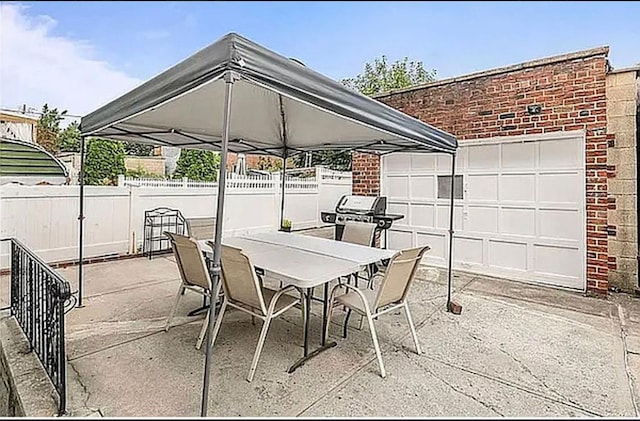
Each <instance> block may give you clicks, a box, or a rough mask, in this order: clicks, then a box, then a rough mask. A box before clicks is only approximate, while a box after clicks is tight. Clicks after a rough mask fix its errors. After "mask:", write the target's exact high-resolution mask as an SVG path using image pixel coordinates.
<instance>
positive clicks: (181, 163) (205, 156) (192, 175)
mask: <svg viewBox="0 0 640 421" xmlns="http://www.w3.org/2000/svg"><path fill="white" fill-rule="evenodd" d="M219 167H220V154H219V153H216V152H212V151H205V150H201V149H182V150H181V151H180V157H179V158H178V162H177V163H176V170H175V171H174V172H173V178H182V177H187V178H189V179H190V180H197V181H216V180H217V179H218V168H219Z"/></svg>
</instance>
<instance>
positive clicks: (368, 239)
mask: <svg viewBox="0 0 640 421" xmlns="http://www.w3.org/2000/svg"><path fill="white" fill-rule="evenodd" d="M376 227H377V225H376V224H372V223H369V222H359V221H347V222H346V223H345V225H344V231H343V232H342V240H341V241H344V242H345V243H351V244H359V245H362V246H367V247H372V246H373V240H374V236H375V232H376ZM365 272H366V273H367V277H366V280H367V282H368V283H369V287H371V275H372V274H373V273H372V268H371V266H367V268H366V269H365ZM352 276H354V277H355V283H356V287H357V286H358V279H359V277H358V273H354V274H353V275H352Z"/></svg>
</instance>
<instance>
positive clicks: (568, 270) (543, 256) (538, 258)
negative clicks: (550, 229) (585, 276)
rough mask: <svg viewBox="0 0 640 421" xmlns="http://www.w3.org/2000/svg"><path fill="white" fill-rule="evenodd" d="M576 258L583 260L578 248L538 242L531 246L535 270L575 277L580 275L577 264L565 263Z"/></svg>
mask: <svg viewBox="0 0 640 421" xmlns="http://www.w3.org/2000/svg"><path fill="white" fill-rule="evenodd" d="M576 259H579V260H581V261H582V260H583V256H582V253H581V252H580V250H579V249H578V248H566V247H556V246H551V245H540V244H536V245H534V246H533V266H534V267H533V269H534V270H535V271H536V272H540V273H546V274H549V275H564V276H566V277H570V278H576V277H579V276H580V275H581V273H580V272H581V271H580V269H579V266H576V265H572V264H567V263H568V262H572V261H575V260H576Z"/></svg>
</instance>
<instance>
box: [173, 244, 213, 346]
mask: <svg viewBox="0 0 640 421" xmlns="http://www.w3.org/2000/svg"><path fill="white" fill-rule="evenodd" d="M164 235H166V236H167V237H169V241H170V242H171V248H172V249H173V255H174V256H175V258H176V263H177V265H178V270H179V271H180V278H181V279H182V283H181V284H180V287H179V288H178V293H177V294H176V299H175V303H174V305H173V308H172V309H171V313H170V314H169V317H168V318H167V323H166V324H165V331H168V330H169V328H170V327H171V320H172V319H173V317H174V316H175V314H176V310H177V309H178V304H179V303H180V299H181V298H182V296H183V295H184V292H185V290H187V289H188V290H190V291H194V292H196V293H198V294H201V295H203V296H204V297H205V298H206V297H209V298H211V277H210V276H209V270H208V268H207V264H206V263H205V261H204V256H203V254H202V250H201V249H200V245H199V244H198V242H197V241H196V240H195V239H193V238H191V237H187V236H185V235H180V234H176V233H172V232H165V233H164ZM219 292H220V285H218V286H217V288H216V294H219ZM208 321H209V313H207V317H206V318H205V321H204V323H203V324H202V329H201V330H200V335H199V336H198V342H197V343H196V348H197V349H200V347H201V346H202V339H203V338H204V334H205V332H206V328H207V323H208Z"/></svg>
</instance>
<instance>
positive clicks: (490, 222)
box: [464, 206, 498, 234]
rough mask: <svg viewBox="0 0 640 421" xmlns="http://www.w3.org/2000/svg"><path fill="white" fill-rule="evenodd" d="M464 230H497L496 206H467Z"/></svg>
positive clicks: (489, 231)
mask: <svg viewBox="0 0 640 421" xmlns="http://www.w3.org/2000/svg"><path fill="white" fill-rule="evenodd" d="M464 228H465V231H471V232H486V233H493V234H495V233H497V232H498V207H488V206H469V211H468V213H467V218H466V221H465V227H464Z"/></svg>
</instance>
